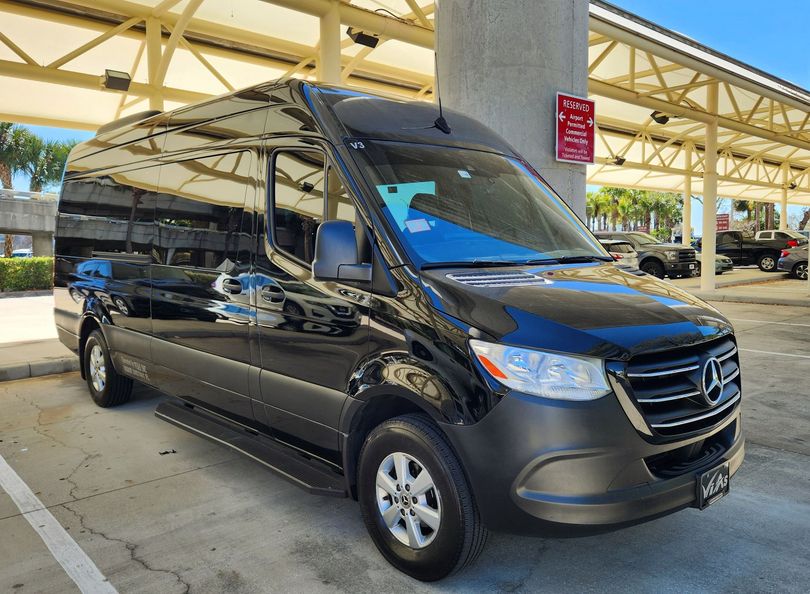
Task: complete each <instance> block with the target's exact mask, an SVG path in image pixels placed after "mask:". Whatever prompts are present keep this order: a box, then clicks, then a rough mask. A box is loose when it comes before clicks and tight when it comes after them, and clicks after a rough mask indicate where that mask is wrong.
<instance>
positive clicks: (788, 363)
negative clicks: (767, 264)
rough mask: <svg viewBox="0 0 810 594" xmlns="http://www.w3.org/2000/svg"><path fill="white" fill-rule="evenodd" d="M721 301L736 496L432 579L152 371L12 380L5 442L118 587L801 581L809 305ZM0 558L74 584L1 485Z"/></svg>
mask: <svg viewBox="0 0 810 594" xmlns="http://www.w3.org/2000/svg"><path fill="white" fill-rule="evenodd" d="M719 307H720V309H721V311H723V312H724V313H725V314H726V315H727V316H729V317H730V318H731V319H732V321H733V322H734V324H735V326H736V328H737V332H738V338H739V343H740V348H741V359H742V368H743V379H744V382H745V383H744V386H745V396H744V398H745V400H744V421H743V423H744V425H743V426H744V428H745V431H746V433H747V437H748V454H747V459H746V461H745V463H744V465H743V467H742V469H741V470H740V472H739V473H738V474H737V475H736V476H735V477H734V478H733V479H732V485H731V493H730V495H729V496H728V497H726V498H725V499H724V500H721V501H720V502H718V503H717V504H715V505H714V506H712V507H710V508H709V509H707V510H706V511H703V512H699V511H697V510H693V509H688V510H684V511H682V512H679V513H677V514H675V515H672V516H668V517H665V518H662V519H660V520H657V521H655V522H652V523H649V524H645V525H641V526H637V527H633V528H629V529H626V530H622V531H619V532H615V533H612V534H608V535H602V536H598V537H591V538H584V539H571V540H557V539H540V538H524V537H514V536H509V535H494V536H493V537H492V538H491V540H490V542H489V544H488V546H487V549H486V550H485V551H484V554H483V555H482V556H481V558H480V559H479V561H478V563H477V564H476V565H475V566H473V567H471V568H470V569H469V570H467V571H466V572H464V573H462V574H460V575H457V576H454V577H452V578H450V579H447V580H445V581H442V582H440V583H438V584H433V585H425V584H421V583H418V582H415V581H413V580H411V579H410V578H407V577H405V576H403V575H401V574H399V573H397V572H396V571H395V570H393V569H392V568H391V567H389V566H388V564H387V563H386V562H385V561H384V560H383V559H382V558H381V556H380V555H379V554H378V553H377V551H376V549H375V548H374V547H373V545H372V544H371V541H370V540H369V538H368V537H367V536H366V533H365V529H364V527H363V524H362V521H361V520H360V514H359V509H358V507H357V505H356V504H355V503H354V502H352V501H349V500H335V499H329V498H319V497H315V496H309V495H305V494H304V493H303V492H302V491H300V490H299V489H297V488H296V487H294V486H292V485H290V484H289V483H287V482H285V481H283V480H281V479H279V478H277V477H275V476H274V475H272V474H271V473H270V472H268V471H266V470H264V469H263V468H262V467H260V466H259V465H257V464H256V463H254V462H251V461H250V460H248V459H245V458H242V457H239V456H236V455H234V454H233V453H232V452H231V451H230V450H228V449H225V448H224V447H221V446H218V445H214V444H211V443H209V442H207V441H205V440H203V439H201V438H198V437H195V436H193V435H191V434H189V433H186V432H184V431H182V430H180V429H178V428H176V427H173V426H171V425H168V424H166V423H163V422H161V421H159V420H157V419H156V418H155V417H154V416H153V415H152V412H153V410H154V408H155V406H156V405H157V403H158V402H159V401H160V399H161V396H160V395H158V394H157V393H156V392H154V391H152V390H149V389H146V388H142V387H141V388H139V389H138V390H137V392H136V397H135V399H134V400H133V401H132V402H130V403H129V404H127V405H125V406H122V407H120V408H116V409H108V410H105V409H99V408H96V407H95V406H94V405H93V404H92V402H91V401H90V398H89V396H88V395H87V390H86V386H85V385H84V383H83V382H82V381H81V379H80V378H79V377H78V374H67V375H59V376H50V377H47V378H39V379H29V380H23V381H16V382H5V383H2V384H0V410H2V411H3V414H2V415H0V440H2V442H0V455H2V456H3V457H4V458H5V459H6V460H7V461H8V463H9V464H10V465H11V466H12V467H13V469H14V470H15V471H16V472H17V473H18V474H19V475H20V476H21V477H22V479H23V480H24V481H25V482H26V483H27V484H28V485H29V486H30V488H31V489H32V491H34V492H35V493H36V494H37V497H39V499H40V500H41V501H42V502H43V503H44V504H45V505H46V506H47V507H48V508H49V510H50V511H51V513H52V514H53V515H54V516H55V517H56V519H57V520H58V521H59V522H60V523H61V525H62V526H64V527H65V529H66V530H67V531H68V534H69V535H70V536H71V537H72V538H74V539H75V540H76V542H77V543H78V544H79V545H80V546H81V547H82V549H83V550H84V551H85V552H86V553H87V555H89V557H90V558H91V559H92V560H93V562H95V564H96V565H97V566H98V568H99V570H100V571H101V572H102V573H103V574H104V575H105V576H106V577H107V578H108V579H109V580H110V582H111V583H112V584H113V585H114V586H115V587H116V588H117V589H118V590H119V591H120V592H189V591H190V592H194V593H198V592H199V593H207V592H308V593H309V592H316V593H317V592H381V591H382V592H388V591H408V592H412V593H419V592H434V591H436V592H444V591H447V592H470V591H484V590H486V591H495V592H517V591H549V592H557V591H563V590H565V591H605V590H619V589H621V590H623V591H629V592H678V593H680V592H717V591H735V592H761V591H780V592H804V591H806V589H807V588H806V587H807V584H808V583H810V567H808V565H807V563H806V559H808V558H810V541H808V539H807V537H806V535H807V533H808V532H809V531H810V400H808V399H807V398H804V397H802V395H804V394H806V389H804V382H805V378H806V377H807V376H808V374H810V347H809V346H808V345H807V343H806V342H805V340H804V337H805V336H806V332H807V329H808V327H810V312H808V310H807V309H804V308H789V307H763V306H755V305H738V304H720V305H719ZM172 450H175V451H176V453H167V454H163V455H161V452H171V451H172ZM0 560H2V561H0V591H2V592H6V591H13V592H27V591H32V592H34V591H35V592H70V591H75V587H74V586H73V585H72V582H71V581H70V580H69V579H68V578H67V576H66V574H65V572H64V571H63V570H62V569H61V567H60V566H59V565H58V564H57V563H56V561H55V560H54V558H53V556H52V555H51V554H50V553H49V552H48V550H47V549H46V548H45V546H44V544H43V543H42V541H41V539H40V538H39V537H38V536H37V534H36V533H35V532H34V530H33V529H32V528H31V526H29V525H28V523H27V522H26V521H25V520H24V519H23V518H22V517H21V516H20V514H19V511H18V510H17V509H16V507H15V506H14V505H13V503H12V502H11V501H10V500H9V498H8V497H7V496H6V495H4V494H1V493H0ZM15 586H16V588H15Z"/></svg>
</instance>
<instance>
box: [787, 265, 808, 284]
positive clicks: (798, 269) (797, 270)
mask: <svg viewBox="0 0 810 594" xmlns="http://www.w3.org/2000/svg"><path fill="white" fill-rule="evenodd" d="M791 274H792V275H793V276H795V277H796V278H798V279H799V280H805V281H806V280H807V262H799V263H798V264H796V266H794V267H793V270H792V271H791Z"/></svg>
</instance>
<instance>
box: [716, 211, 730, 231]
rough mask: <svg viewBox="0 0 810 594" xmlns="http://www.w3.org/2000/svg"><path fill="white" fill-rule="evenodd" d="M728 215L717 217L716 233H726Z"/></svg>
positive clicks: (723, 214)
mask: <svg viewBox="0 0 810 594" xmlns="http://www.w3.org/2000/svg"><path fill="white" fill-rule="evenodd" d="M730 218H731V217H730V215H729V214H728V213H722V214H719V215H717V230H718V231H728V228H729V222H730V221H729V219H730Z"/></svg>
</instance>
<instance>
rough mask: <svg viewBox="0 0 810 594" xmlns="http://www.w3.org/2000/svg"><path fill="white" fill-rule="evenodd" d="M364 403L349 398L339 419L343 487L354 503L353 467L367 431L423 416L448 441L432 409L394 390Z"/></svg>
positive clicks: (354, 467)
mask: <svg viewBox="0 0 810 594" xmlns="http://www.w3.org/2000/svg"><path fill="white" fill-rule="evenodd" d="M366 396H367V397H366V398H364V399H362V400H361V399H358V398H350V399H349V402H348V403H347V405H346V407H344V410H343V414H342V418H341V440H342V444H341V452H342V457H343V474H344V476H345V477H346V486H347V489H348V491H349V493H350V494H351V496H352V498H354V499H357V464H358V461H359V458H360V450H361V449H362V447H363V443H364V442H365V440H366V437H367V436H368V434H369V433H371V431H372V430H373V429H374V428H375V427H377V426H378V425H380V424H381V423H384V422H385V421H387V420H389V419H393V418H395V417H399V416H402V415H407V414H420V415H424V416H425V417H427V418H428V419H430V421H431V422H432V423H433V425H434V426H435V427H436V428H437V430H438V431H439V432H440V433H441V434H442V435H444V437H445V439H447V441H448V443H450V440H449V439H448V437H447V435H445V434H444V431H443V430H442V428H441V424H440V420H441V419H439V418H437V413H436V410H435V409H431V408H430V407H429V406H426V405H424V404H423V403H421V402H419V400H418V399H416V398H412V397H410V396H409V395H407V394H403V393H401V392H400V390H397V389H396V387H395V386H388V387H387V389H381V390H380V391H377V392H376V393H375V394H374V395H372V396H369V395H366Z"/></svg>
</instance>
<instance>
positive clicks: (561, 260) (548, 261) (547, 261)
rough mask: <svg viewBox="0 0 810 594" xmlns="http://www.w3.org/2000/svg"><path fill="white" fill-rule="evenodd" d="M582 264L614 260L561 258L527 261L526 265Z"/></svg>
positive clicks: (595, 257) (600, 257)
mask: <svg viewBox="0 0 810 594" xmlns="http://www.w3.org/2000/svg"><path fill="white" fill-rule="evenodd" d="M580 262H613V258H609V257H608V256H559V257H557V258H538V259H536V260H527V261H526V264H577V263H580Z"/></svg>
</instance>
